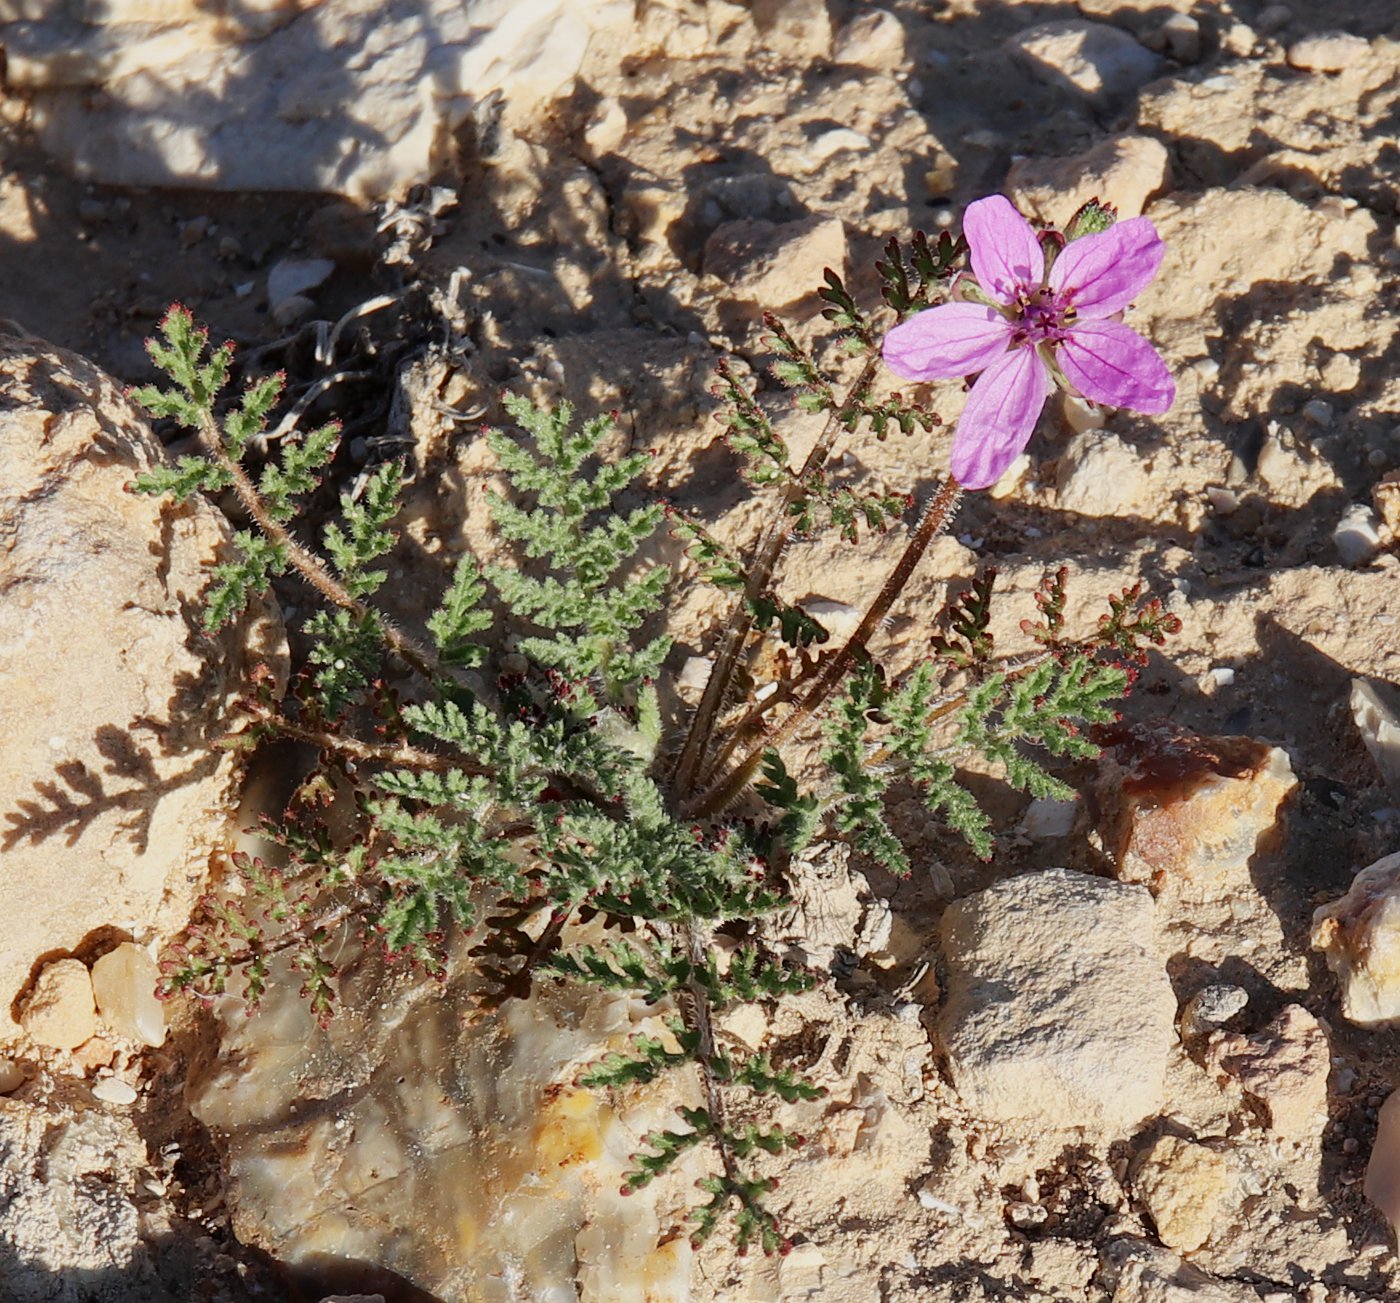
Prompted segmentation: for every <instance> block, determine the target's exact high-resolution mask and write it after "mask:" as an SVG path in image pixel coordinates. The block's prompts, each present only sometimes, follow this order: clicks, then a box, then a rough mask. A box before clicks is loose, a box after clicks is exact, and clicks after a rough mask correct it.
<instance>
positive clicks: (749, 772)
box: [680, 477, 962, 818]
mask: <svg viewBox="0 0 1400 1303" xmlns="http://www.w3.org/2000/svg"><path fill="white" fill-rule="evenodd" d="M961 497H962V486H961V485H960V484H959V483H958V482H957V481H956V480H955V479H953V478H951V477H949V478H948V479H946V480H945V481H944V482H943V484H942V486H941V487H940V488H939V490H938V492H937V493H935V494H934V495H933V498H932V499H931V500H930V502H929V504H928V506H927V507H926V508H925V509H924V514H923V516H922V517H921V518H920V520H919V523H918V525H917V526H916V527H915V530H914V533H913V535H912V537H911V538H910V539H909V542H908V543H907V544H906V546H905V548H904V554H903V555H902V556H901V557H900V558H899V561H898V563H897V564H896V565H895V568H894V569H893V570H892V571H891V572H890V575H889V578H887V579H886V580H885V584H884V587H883V588H881V589H880V592H879V595H878V596H877V597H876V598H875V600H874V601H873V602H872V603H871V604H870V607H869V609H868V610H867V611H866V612H865V615H864V616H863V617H862V619H861V622H860V624H859V625H858V626H857V628H856V631H855V632H854V633H853V634H852V635H851V636H850V638H849V639H848V640H847V642H846V644H845V646H843V647H842V648H841V649H840V650H839V651H838V652H836V653H835V655H833V656H832V657H830V659H828V660H827V661H826V662H825V663H824V664H823V665H822V668H821V671H820V673H818V675H817V678H816V682H814V683H813V684H812V686H811V687H810V688H809V689H808V690H807V693H806V695H804V696H803V698H802V700H801V701H799V702H798V703H797V705H796V706H794V707H793V709H792V710H791V711H789V712H788V714H787V715H785V716H784V717H783V718H782V719H781V720H779V721H778V722H777V723H775V724H772V725H770V726H769V728H768V729H767V730H766V731H765V732H764V734H763V736H762V737H761V738H760V739H759V741H758V743H757V744H756V745H754V746H753V747H752V748H750V750H749V752H748V754H747V755H746V756H745V757H744V759H743V760H742V761H741V762H740V763H739V764H738V765H737V766H736V767H735V768H734V769H732V770H731V771H730V772H729V773H728V774H726V775H723V776H721V777H719V778H717V779H715V780H714V781H713V782H711V783H710V784H709V785H708V786H707V787H706V788H705V789H704V790H703V791H701V792H700V793H699V794H697V795H696V796H695V797H694V798H693V799H691V800H690V801H687V802H686V803H685V804H684V805H682V807H681V811H680V813H681V816H682V817H683V818H703V817H705V816H707V815H711V814H714V813H715V812H716V811H717V810H722V809H724V807H725V806H727V805H728V804H729V803H730V802H731V801H733V800H734V799H735V797H737V796H738V795H739V793H740V792H741V791H743V789H744V788H745V787H746V786H747V785H748V783H749V781H750V780H751V779H752V778H753V775H754V773H755V772H756V771H757V769H758V766H759V764H760V763H761V762H762V760H763V754H764V752H765V751H768V750H770V749H772V748H773V747H776V746H780V745H781V744H782V743H783V742H785V741H786V740H787V739H788V738H790V737H791V736H792V735H793V733H794V732H796V731H797V729H798V727H799V726H800V725H801V724H802V722H803V721H804V720H806V719H808V718H809V717H810V716H811V715H812V714H813V713H814V712H815V711H817V710H819V709H820V708H821V706H822V705H823V704H824V703H825V701H826V699H827V698H828V697H829V696H830V695H831V693H832V692H833V691H834V690H835V689H836V687H837V686H838V685H839V684H840V682H841V680H842V679H843V678H845V676H846V673H847V672H848V671H849V670H850V668H851V667H852V666H853V665H854V664H855V662H856V661H857V660H858V659H859V658H860V657H861V656H863V655H865V651H866V644H867V643H868V642H869V640H870V638H871V636H872V635H873V634H874V632H875V630H876V629H878V628H879V627H880V623H881V621H883V620H884V618H885V616H886V615H888V614H889V611H890V608H891V607H892V606H893V605H894V603H895V601H896V599H897V598H898V597H899V595H900V593H901V592H903V591H904V586H905V585H906V584H907V583H908V582H909V580H910V578H911V576H912V575H913V573H914V569H915V567H916V566H917V565H918V564H919V561H920V560H921V559H922V557H923V555H924V553H925V551H927V550H928V545H929V544H930V543H931V542H932V541H933V540H934V539H935V538H936V537H937V536H938V535H939V534H940V533H942V532H943V530H944V529H945V528H947V526H948V524H949V522H950V521H951V520H952V518H953V513H954V512H955V511H956V510H957V506H958V501H959V500H960V499H961Z"/></svg>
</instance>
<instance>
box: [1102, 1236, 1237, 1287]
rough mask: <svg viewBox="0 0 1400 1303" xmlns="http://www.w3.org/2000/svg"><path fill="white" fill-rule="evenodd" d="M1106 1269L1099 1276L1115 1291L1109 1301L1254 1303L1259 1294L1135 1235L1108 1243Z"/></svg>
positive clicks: (1105, 1250) (1105, 1256)
mask: <svg viewBox="0 0 1400 1303" xmlns="http://www.w3.org/2000/svg"><path fill="white" fill-rule="evenodd" d="M1103 1268H1104V1269H1103V1271H1102V1273H1101V1274H1100V1277H1099V1279H1100V1281H1101V1283H1102V1284H1103V1285H1104V1286H1106V1287H1107V1288H1109V1289H1111V1290H1112V1291H1113V1295H1112V1297H1111V1299H1110V1300H1109V1303H1245V1300H1246V1299H1247V1300H1249V1301H1250V1303H1253V1301H1254V1300H1257V1299H1258V1297H1259V1296H1258V1295H1257V1294H1256V1293H1255V1292H1254V1291H1253V1290H1252V1289H1248V1287H1240V1289H1239V1291H1238V1292H1236V1291H1235V1290H1234V1289H1232V1288H1228V1287H1227V1286H1226V1285H1225V1284H1224V1283H1223V1282H1222V1281H1219V1280H1217V1279H1215V1277H1213V1276H1209V1275H1207V1274H1206V1273H1205V1272H1204V1271H1202V1270H1201V1269H1200V1268H1199V1267H1197V1266H1195V1265H1193V1264H1192V1263H1189V1262H1183V1261H1182V1260H1181V1258H1179V1257H1178V1256H1177V1255H1176V1254H1175V1253H1173V1252H1172V1251H1171V1250H1170V1249H1163V1248H1160V1247H1158V1246H1157V1245H1155V1244H1149V1243H1148V1242H1147V1241H1146V1240H1139V1239H1136V1238H1133V1237H1132V1236H1123V1237H1122V1238H1121V1239H1117V1240H1112V1241H1110V1242H1109V1243H1108V1244H1107V1245H1106V1246H1105V1248H1104V1262H1103ZM1246 1290H1247V1292H1246Z"/></svg>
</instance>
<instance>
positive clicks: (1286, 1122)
mask: <svg viewBox="0 0 1400 1303" xmlns="http://www.w3.org/2000/svg"><path fill="white" fill-rule="evenodd" d="M1210 1054H1211V1057H1212V1059H1213V1060H1214V1061H1215V1062H1216V1063H1218V1064H1219V1065H1220V1067H1221V1068H1222V1069H1223V1070H1224V1071H1225V1072H1227V1073H1229V1074H1230V1076H1232V1077H1234V1078H1235V1079H1236V1080H1238V1081H1239V1083H1240V1085H1241V1086H1242V1087H1243V1088H1244V1091H1245V1094H1247V1095H1250V1096H1252V1097H1253V1098H1254V1099H1256V1100H1258V1101H1259V1103H1260V1104H1262V1105H1263V1106H1264V1108H1265V1110H1266V1112H1267V1115H1268V1124H1269V1129H1270V1130H1271V1131H1274V1132H1276V1133H1277V1134H1278V1135H1280V1136H1284V1137H1286V1138H1288V1139H1289V1140H1306V1139H1316V1138H1319V1137H1320V1136H1321V1132H1322V1127H1323V1125H1324V1124H1325V1123H1326V1121H1327V1078H1328V1076H1329V1074H1330V1073H1331V1071H1332V1054H1331V1047H1330V1045H1329V1043H1328V1040H1327V1033H1326V1032H1325V1031H1323V1029H1322V1025H1321V1024H1320V1023H1319V1022H1318V1021H1317V1019H1316V1018H1314V1017H1313V1016H1312V1014H1310V1013H1309V1012H1308V1011H1307V1010H1306V1009H1304V1008H1303V1006H1302V1005H1299V1004H1290V1005H1285V1006H1284V1008H1283V1010H1282V1011H1281V1012H1280V1013H1279V1015H1278V1017H1276V1018H1275V1019H1274V1020H1273V1021H1272V1022H1271V1023H1270V1024H1269V1025H1268V1026H1267V1027H1266V1028H1264V1030H1263V1031H1262V1032H1259V1033H1258V1034H1257V1035H1254V1036H1225V1037H1222V1038H1221V1039H1220V1040H1219V1041H1217V1042H1215V1043H1214V1044H1213V1045H1212V1046H1211V1050H1210Z"/></svg>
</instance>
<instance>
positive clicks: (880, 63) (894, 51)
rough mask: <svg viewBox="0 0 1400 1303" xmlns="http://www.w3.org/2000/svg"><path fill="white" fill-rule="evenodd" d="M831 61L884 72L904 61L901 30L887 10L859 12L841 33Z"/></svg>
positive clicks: (902, 30) (902, 32)
mask: <svg viewBox="0 0 1400 1303" xmlns="http://www.w3.org/2000/svg"><path fill="white" fill-rule="evenodd" d="M831 57H832V60H833V61H834V62H836V63H851V64H858V65H859V66H860V67H862V68H873V69H876V70H879V71H885V72H888V71H890V70H892V69H894V68H897V67H898V66H899V64H900V61H901V60H902V59H903V58H904V26H903V24H902V23H901V22H900V21H899V19H898V18H896V17H895V16H894V15H893V14H892V13H890V11H889V10H888V9H864V10H860V11H858V12H857V13H856V14H855V16H854V17H853V18H852V19H851V20H850V22H848V23H847V24H846V25H845V26H844V27H843V28H842V29H841V31H840V34H839V35H838V36H837V38H836V48H835V49H834V50H833V51H832V56H831Z"/></svg>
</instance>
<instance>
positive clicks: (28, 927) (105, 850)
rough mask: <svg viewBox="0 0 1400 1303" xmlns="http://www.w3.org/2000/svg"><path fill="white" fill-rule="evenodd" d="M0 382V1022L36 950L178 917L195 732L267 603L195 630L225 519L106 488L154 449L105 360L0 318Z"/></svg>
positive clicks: (68, 948) (269, 642) (209, 749)
mask: <svg viewBox="0 0 1400 1303" xmlns="http://www.w3.org/2000/svg"><path fill="white" fill-rule="evenodd" d="M0 392H3V393H4V394H5V398H6V401H5V404H4V410H3V411H0V521H3V522H4V525H3V530H4V534H3V537H4V540H5V544H4V546H3V548H0V592H3V593H5V594H6V596H5V618H4V620H2V621H0V682H3V683H5V684H6V685H7V688H8V690H7V691H6V692H5V693H4V694H3V695H0V735H3V736H4V737H5V739H6V743H5V764H4V766H3V768H0V859H2V860H3V862H4V866H5V890H4V898H5V928H6V938H7V941H6V944H5V945H4V946H0V1040H3V1039H4V1038H5V1037H6V1035H7V1034H13V1032H14V1030H15V1028H14V1024H13V1023H12V1022H11V1021H10V1014H9V1009H10V1002H11V1001H12V1000H13V999H14V998H15V996H16V995H18V994H19V993H20V990H21V988H22V986H23V985H24V983H25V982H26V981H27V980H28V979H29V977H30V975H31V974H30V967H31V965H32V964H33V962H34V960H35V959H36V958H37V957H38V956H39V955H42V954H44V953H45V952H49V951H55V950H56V951H60V952H66V953H71V952H72V951H73V950H75V949H76V948H77V947H78V945H79V944H80V943H81V942H82V941H83V939H84V938H85V937H86V936H87V935H88V933H89V932H91V931H93V930H94V929H96V928H99V927H103V926H108V925H112V926H118V927H122V928H124V929H126V930H127V931H128V932H130V933H132V934H135V935H138V936H142V935H146V936H149V935H150V934H151V933H152V932H153V931H161V930H163V929H169V930H172V931H173V930H174V929H175V928H177V927H179V926H180V925H181V924H182V923H183V922H184V920H185V918H186V917H187V916H188V913H189V907H190V904H191V901H192V898H193V896H194V895H195V894H196V893H197V891H198V889H199V886H200V882H201V880H202V875H203V873H204V872H205V861H206V859H207V856H208V853H209V849H210V847H211V846H213V845H214V843H215V841H216V839H217V837H218V836H220V835H221V833H222V830H223V825H224V816H223V808H224V801H225V797H226V795H227V791H228V788H229V785H230V783H231V781H232V778H233V774H234V764H233V761H232V759H231V757H229V756H228V754H227V753H226V752H221V751H219V750H218V749H216V748H215V747H214V746H213V743H214V742H215V740H216V739H217V738H219V737H220V736H222V735H223V734H224V733H225V732H226V731H227V729H228V728H229V727H231V726H232V724H231V721H230V719H229V717H228V712H229V709H230V706H231V704H232V702H233V701H234V700H236V698H237V697H238V696H240V695H241V694H242V693H243V692H244V691H245V690H246V682H247V674H248V672H249V670H250V669H251V665H252V663H253V661H255V660H262V661H264V662H266V663H268V664H271V665H273V666H274V668H275V669H276V670H277V672H278V673H284V672H285V670H284V667H283V666H282V662H281V658H282V655H283V652H282V633H281V622H280V617H279V616H278V615H277V613H276V609H275V606H272V605H270V604H269V605H267V606H265V607H263V608H260V610H259V611H258V612H257V613H256V617H255V618H254V619H252V620H244V621H240V622H238V623H236V624H234V625H231V626H227V627H225V628H224V629H223V630H221V631H220V632H219V633H218V634H215V635H212V636H210V635H207V634H205V633H204V632H203V630H202V628H201V626H200V622H199V609H200V594H201V593H202V592H203V591H204V589H205V587H206V586H207V585H208V582H209V568H210V566H211V565H213V564H214V563H216V562H218V561H222V560H225V559H226V558H227V556H228V551H227V548H228V541H229V537H230V531H229V528H228V525H227V522H226V521H225V520H224V519H223V517H222V516H221V515H220V514H219V513H218V512H217V511H216V510H215V509H214V508H213V507H212V506H210V505H208V504H207V503H204V502H203V501H202V500H199V499H194V500H192V501H191V502H190V503H188V504H186V505H185V506H183V507H180V508H174V507H172V506H170V505H168V504H167V503H165V502H163V501H161V500H160V499H156V498H151V497H144V496H137V495H135V494H130V493H127V492H125V491H124V490H125V485H126V484H127V483H128V482H129V481H130V480H131V479H132V478H133V477H134V476H135V475H136V474H137V473H139V472H141V471H144V470H148V469H150V468H151V467H153V466H154V465H156V464H157V463H158V462H159V460H160V458H161V456H162V453H161V449H160V445H159V444H158V443H157V442H156V440H155V439H154V438H153V437H152V435H151V433H150V431H149V430H148V429H147V427H146V426H145V424H144V423H143V422H142V420H141V419H140V417H139V416H138V415H137V413H136V411H135V410H134V409H133V408H132V407H131V405H130V404H129V403H128V402H127V401H126V400H125V399H124V398H123V397H122V395H121V393H120V391H119V389H118V387H117V385H116V383H115V382H114V381H113V380H111V379H110V378H109V377H108V376H106V375H104V374H103V373H102V372H101V371H99V370H98V369H97V368H96V367H94V366H92V365H91V364H90V363H88V362H85V361H84V360H83V359H81V358H79V357H76V356H74V355H73V354H71V353H65V352H63V351H62V350H59V349H54V348H52V347H50V346H49V345H47V344H44V343H43V342H42V341H39V340H36V339H32V338H28V337H23V336H17V335H13V334H10V335H0ZM250 649H251V650H250ZM80 967H81V965H80ZM84 980H85V981H86V980H87V978H86V972H84Z"/></svg>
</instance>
